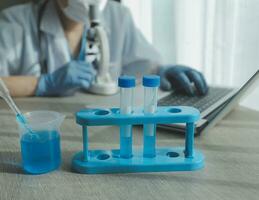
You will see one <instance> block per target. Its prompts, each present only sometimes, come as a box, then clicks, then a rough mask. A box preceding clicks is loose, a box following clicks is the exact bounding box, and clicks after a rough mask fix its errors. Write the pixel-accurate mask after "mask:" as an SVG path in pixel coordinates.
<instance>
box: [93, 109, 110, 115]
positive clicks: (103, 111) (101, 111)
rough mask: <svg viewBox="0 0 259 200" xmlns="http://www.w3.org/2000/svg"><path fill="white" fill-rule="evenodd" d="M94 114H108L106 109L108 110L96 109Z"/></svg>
mask: <svg viewBox="0 0 259 200" xmlns="http://www.w3.org/2000/svg"><path fill="white" fill-rule="evenodd" d="M94 114H95V115H108V114H110V111H108V110H97V111H96V112H95V113H94Z"/></svg>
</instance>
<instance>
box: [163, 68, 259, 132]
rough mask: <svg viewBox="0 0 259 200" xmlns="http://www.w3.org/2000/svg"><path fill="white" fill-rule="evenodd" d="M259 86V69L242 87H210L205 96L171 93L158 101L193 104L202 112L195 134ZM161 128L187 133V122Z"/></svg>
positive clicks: (204, 130)
mask: <svg viewBox="0 0 259 200" xmlns="http://www.w3.org/2000/svg"><path fill="white" fill-rule="evenodd" d="M256 87H259V70H257V72H256V73H255V74H254V75H253V76H252V77H251V78H250V79H249V80H248V81H247V82H246V83H245V84H244V85H242V86H241V87H240V88H224V87H209V92H208V94H207V95H205V96H195V97H190V96H187V95H183V94H177V93H174V92H173V93H170V94H168V95H166V96H164V97H162V98H161V99H159V101H158V105H159V106H192V107H195V108H197V109H198V110H199V111H200V112H201V119H200V120H199V121H198V122H197V124H196V128H195V134H196V135H198V134H201V133H203V132H207V131H208V130H209V129H210V128H212V127H213V126H215V125H216V124H217V122H219V121H220V120H221V119H222V118H223V117H224V116H225V115H227V114H228V113H229V112H230V111H231V110H232V109H233V108H234V107H235V106H236V105H237V104H238V103H239V102H240V100H241V99H242V97H245V96H246V95H247V94H248V93H250V92H251V91H252V90H253V89H255V88H256ZM158 127H160V128H165V129H169V130H171V131H174V132H179V133H185V124H168V125H159V126H158Z"/></svg>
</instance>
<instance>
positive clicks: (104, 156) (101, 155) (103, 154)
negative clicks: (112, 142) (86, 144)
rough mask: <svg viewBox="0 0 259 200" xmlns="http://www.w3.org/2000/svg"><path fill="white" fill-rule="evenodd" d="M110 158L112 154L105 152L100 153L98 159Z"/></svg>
mask: <svg viewBox="0 0 259 200" xmlns="http://www.w3.org/2000/svg"><path fill="white" fill-rule="evenodd" d="M109 158H110V155H108V154H105V153H102V154H99V155H98V156H97V159H98V160H107V159H109Z"/></svg>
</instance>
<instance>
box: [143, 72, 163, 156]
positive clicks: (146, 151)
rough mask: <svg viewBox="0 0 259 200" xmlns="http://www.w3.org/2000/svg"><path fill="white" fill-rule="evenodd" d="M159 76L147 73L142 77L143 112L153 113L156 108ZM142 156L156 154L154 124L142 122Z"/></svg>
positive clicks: (146, 113)
mask: <svg viewBox="0 0 259 200" xmlns="http://www.w3.org/2000/svg"><path fill="white" fill-rule="evenodd" d="M159 85H160V77H159V76H156V75H148V76H144V77H143V86H144V114H145V115H150V114H154V113H155V112H156V110H157V92H158V87H159ZM143 135H144V136H143V141H144V142H143V143H144V146H143V156H144V157H148V158H152V157H155V156H156V124H144V134H143Z"/></svg>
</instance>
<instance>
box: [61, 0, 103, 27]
mask: <svg viewBox="0 0 259 200" xmlns="http://www.w3.org/2000/svg"><path fill="white" fill-rule="evenodd" d="M107 1H108V0H68V6H67V7H66V8H64V9H63V11H64V13H65V15H66V16H67V17H69V18H70V19H72V20H74V21H76V22H80V23H84V24H86V23H88V14H89V5H97V6H98V7H99V9H100V11H103V9H104V8H105V6H106V4H107Z"/></svg>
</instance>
